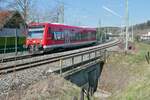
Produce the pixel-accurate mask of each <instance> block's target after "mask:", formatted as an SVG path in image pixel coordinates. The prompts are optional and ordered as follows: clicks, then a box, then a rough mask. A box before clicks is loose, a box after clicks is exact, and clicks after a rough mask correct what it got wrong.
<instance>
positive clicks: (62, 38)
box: [53, 32, 64, 40]
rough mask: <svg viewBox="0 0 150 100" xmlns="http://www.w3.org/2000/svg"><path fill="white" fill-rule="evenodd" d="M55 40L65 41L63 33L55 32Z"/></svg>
mask: <svg viewBox="0 0 150 100" xmlns="http://www.w3.org/2000/svg"><path fill="white" fill-rule="evenodd" d="M53 35H54V40H64V34H63V32H53Z"/></svg>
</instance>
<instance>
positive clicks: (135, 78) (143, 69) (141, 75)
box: [99, 44, 150, 100]
mask: <svg viewBox="0 0 150 100" xmlns="http://www.w3.org/2000/svg"><path fill="white" fill-rule="evenodd" d="M136 48H137V49H136V51H137V52H134V53H130V54H128V55H125V54H112V55H111V57H110V59H109V60H108V63H107V64H105V66H104V70H103V72H102V76H101V81H100V85H99V88H100V89H103V90H106V91H109V92H111V93H112V96H111V97H110V98H107V99H110V100H148V98H150V95H149V93H150V81H149V80H150V65H149V64H147V62H146V60H145V54H146V52H147V51H150V46H149V45H146V44H136Z"/></svg>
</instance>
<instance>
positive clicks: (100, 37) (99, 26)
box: [97, 19, 102, 42]
mask: <svg viewBox="0 0 150 100" xmlns="http://www.w3.org/2000/svg"><path fill="white" fill-rule="evenodd" d="M97 40H98V41H100V42H102V34H101V19H100V20H99V25H98V35H97Z"/></svg>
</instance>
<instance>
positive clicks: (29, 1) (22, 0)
mask: <svg viewBox="0 0 150 100" xmlns="http://www.w3.org/2000/svg"><path fill="white" fill-rule="evenodd" d="M14 3H16V5H17V6H16V8H17V10H18V11H19V12H20V13H21V14H22V16H23V19H24V20H25V22H27V21H28V20H29V19H28V18H29V13H30V10H31V7H32V6H33V0H15V1H14Z"/></svg>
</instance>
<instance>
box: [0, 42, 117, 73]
mask: <svg viewBox="0 0 150 100" xmlns="http://www.w3.org/2000/svg"><path fill="white" fill-rule="evenodd" d="M119 43H120V41H119V40H115V41H112V42H109V43H105V44H102V45H100V46H99V47H95V48H91V49H88V50H86V51H85V50H84V51H78V52H74V53H69V54H64V55H60V56H55V57H48V58H45V59H41V60H36V61H31V62H26V63H21V64H15V65H9V66H6V67H1V68H0V74H1V75H2V74H8V73H12V72H16V71H21V70H24V69H28V68H33V67H38V66H43V65H46V64H50V63H53V62H57V61H60V59H61V58H65V57H68V56H70V55H79V54H81V55H82V54H85V53H88V52H92V51H96V50H100V49H106V48H109V47H113V46H115V45H117V44H119ZM18 59H19V58H18Z"/></svg>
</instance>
